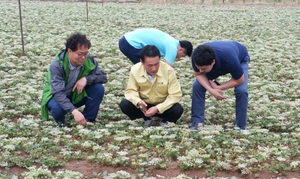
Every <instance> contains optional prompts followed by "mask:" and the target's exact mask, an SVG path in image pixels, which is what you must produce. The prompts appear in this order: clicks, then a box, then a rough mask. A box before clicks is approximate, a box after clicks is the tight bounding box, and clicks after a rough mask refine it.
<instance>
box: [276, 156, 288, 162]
mask: <svg viewBox="0 0 300 179" xmlns="http://www.w3.org/2000/svg"><path fill="white" fill-rule="evenodd" d="M276 159H277V160H278V161H280V162H284V161H286V159H285V158H283V157H277V158H276Z"/></svg>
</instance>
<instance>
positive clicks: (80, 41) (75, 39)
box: [66, 32, 91, 51]
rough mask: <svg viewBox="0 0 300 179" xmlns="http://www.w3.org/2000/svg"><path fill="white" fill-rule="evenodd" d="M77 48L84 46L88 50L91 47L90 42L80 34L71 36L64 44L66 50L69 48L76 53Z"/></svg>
mask: <svg viewBox="0 0 300 179" xmlns="http://www.w3.org/2000/svg"><path fill="white" fill-rule="evenodd" d="M78 46H85V47H87V48H88V49H89V48H90V47H91V42H90V41H89V40H88V39H87V38H86V36H85V35H84V34H81V33H80V32H76V33H74V34H72V35H71V36H70V37H69V38H68V39H67V42H66V49H68V48H69V49H71V50H72V51H76V50H77V47H78Z"/></svg>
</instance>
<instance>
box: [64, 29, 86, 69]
mask: <svg viewBox="0 0 300 179" xmlns="http://www.w3.org/2000/svg"><path fill="white" fill-rule="evenodd" d="M90 47H91V42H90V41H89V40H88V39H87V38H86V36H85V35H83V34H81V33H79V32H77V33H74V34H72V35H71V36H70V37H69V38H68V39H67V42H66V49H67V50H68V52H69V60H70V62H71V64H72V65H73V66H75V67H77V66H79V65H82V64H83V63H84V61H85V59H86V58H87V56H88V54H89V49H90Z"/></svg>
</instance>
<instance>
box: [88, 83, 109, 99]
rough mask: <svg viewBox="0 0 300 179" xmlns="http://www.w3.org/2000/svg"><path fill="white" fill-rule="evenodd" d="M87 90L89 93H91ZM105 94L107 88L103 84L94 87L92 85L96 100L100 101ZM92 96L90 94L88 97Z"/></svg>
mask: <svg viewBox="0 0 300 179" xmlns="http://www.w3.org/2000/svg"><path fill="white" fill-rule="evenodd" d="M88 91H90V90H87V93H89V92H88ZM104 92H105V88H104V86H103V85H102V84H100V83H96V84H94V85H92V93H91V94H93V97H94V98H98V99H102V98H103V96H104ZM91 94H88V96H90V95H91Z"/></svg>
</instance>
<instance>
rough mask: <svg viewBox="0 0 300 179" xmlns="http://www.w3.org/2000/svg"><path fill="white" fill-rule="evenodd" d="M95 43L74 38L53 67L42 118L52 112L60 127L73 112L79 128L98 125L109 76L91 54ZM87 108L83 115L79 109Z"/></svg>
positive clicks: (49, 74) (45, 91) (49, 77)
mask: <svg viewBox="0 0 300 179" xmlns="http://www.w3.org/2000/svg"><path fill="white" fill-rule="evenodd" d="M90 47H91V42H90V41H89V40H88V39H87V38H86V36H85V35H83V34H81V33H74V34H72V35H71V36H70V37H69V38H68V39H67V42H66V48H65V49H64V50H62V51H61V52H59V53H58V54H57V55H56V57H55V59H54V60H53V62H52V63H51V65H50V67H49V69H48V73H47V78H46V82H45V86H44V90H43V98H42V105H41V106H42V110H41V112H42V118H43V119H44V120H48V110H49V111H50V113H51V114H52V116H53V117H54V119H55V121H56V122H57V123H62V124H64V123H65V114H66V113H68V112H70V113H72V115H73V116H74V119H75V121H76V123H77V124H81V125H86V124H87V121H88V122H94V121H95V119H96V117H97V113H98V110H99V106H100V103H101V101H102V98H103V96H104V86H103V85H102V84H103V83H106V82H107V76H106V73H105V72H104V71H103V69H102V68H101V67H99V66H98V63H97V61H96V60H95V59H94V58H93V57H92V56H91V55H90V54H89V49H90ZM83 105H85V108H84V111H83V112H82V113H81V112H80V111H79V110H77V109H76V108H78V107H80V106H83Z"/></svg>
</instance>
